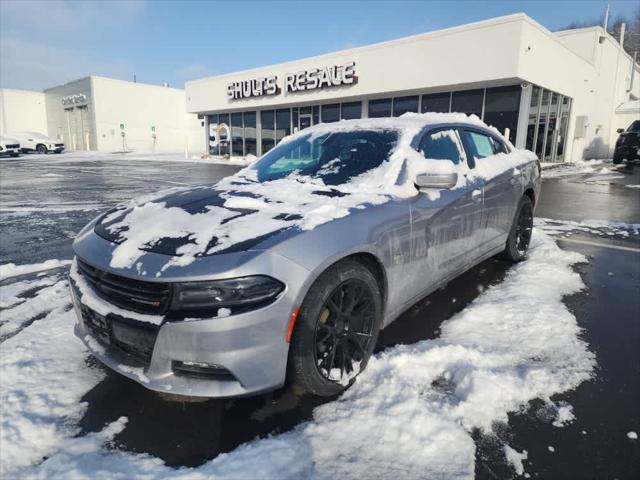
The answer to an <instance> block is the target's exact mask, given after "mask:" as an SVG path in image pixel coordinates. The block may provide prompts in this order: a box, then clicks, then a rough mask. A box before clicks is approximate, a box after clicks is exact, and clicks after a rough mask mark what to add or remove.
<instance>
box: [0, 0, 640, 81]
mask: <svg viewBox="0 0 640 480" xmlns="http://www.w3.org/2000/svg"><path fill="white" fill-rule="evenodd" d="M607 3H610V4H611V11H612V13H611V15H612V18H614V19H615V17H616V16H618V15H627V16H631V15H632V14H633V13H634V11H635V9H636V8H638V7H637V2H635V1H632V0H610V1H609V2H607V1H606V0H569V1H567V0H535V1H524V0H523V1H516V0H511V1H501V0H494V1H481V0H478V1H476V0H465V1H435V0H434V1H426V0H422V1H416V0H413V1H402V0H399V1H384V0H369V1H338V0H322V1H296V2H285V1H266V0H265V1H247V2H243V1H235V2H234V1H224V2H217V1H205V0H198V1H196V0H187V1H182V2H178V1H169V0H147V1H135V0H134V1H128V0H117V1H100V0H94V1H57V0H37V1H36V0H34V1H31V0H20V1H14V0H0V86H2V87H7V88H24V89H43V88H45V87H50V86H53V85H56V84H60V83H64V82H67V81H70V80H74V79H76V78H79V77H82V76H86V75H89V74H94V75H106V76H111V77H115V78H122V79H132V78H133V74H134V73H135V74H136V76H137V78H138V81H139V82H145V83H156V84H159V83H162V82H169V83H170V84H171V85H172V86H178V87H181V86H183V85H184V82H185V80H190V79H193V78H199V77H203V76H207V75H215V74H221V73H227V72H233V71H237V70H242V69H247V68H253V67H258V66H262V65H268V64H272V63H278V62H282V61H287V60H294V59H297V58H304V57H307V56H311V55H317V54H321V53H326V52H331V51H335V50H340V49H344V48H349V47H354V46H359V45H367V44H370V43H375V42H380V41H384V40H390V39H393V38H398V37H402V36H406V35H411V34H415V33H422V32H427V31H432V30H437V29H441V28H446V27H450V26H455V25H460V24H464V23H469V22H473V21H477V20H483V19H486V18H491V17H495V16H500V15H507V14H511V13H516V12H524V13H526V14H528V15H530V16H531V17H533V18H534V19H535V20H537V21H538V22H540V23H541V24H542V25H544V26H546V27H547V28H549V29H551V30H557V29H560V28H562V27H564V26H566V25H567V24H568V23H570V22H572V21H587V20H593V19H597V18H599V17H600V16H601V15H602V13H603V12H604V9H605V7H606V4H607Z"/></svg>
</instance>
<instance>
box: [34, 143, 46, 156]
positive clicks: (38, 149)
mask: <svg viewBox="0 0 640 480" xmlns="http://www.w3.org/2000/svg"><path fill="white" fill-rule="evenodd" d="M36 152H38V153H41V154H42V153H47V147H46V145H43V144H41V143H39V144H38V145H37V146H36Z"/></svg>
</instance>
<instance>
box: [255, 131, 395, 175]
mask: <svg viewBox="0 0 640 480" xmlns="http://www.w3.org/2000/svg"><path fill="white" fill-rule="evenodd" d="M397 143H398V132H397V131H395V130H355V131H349V132H331V133H324V134H309V135H304V136H302V137H300V138H297V139H295V140H291V141H288V142H285V143H282V144H280V145H278V146H277V147H275V148H274V149H273V150H271V151H270V152H269V153H267V154H266V155H264V156H263V157H262V158H261V159H260V160H259V161H258V162H256V163H255V164H254V166H253V168H254V169H255V170H257V173H258V181H260V182H267V181H270V180H277V179H280V178H284V177H286V176H288V175H291V174H294V173H295V174H299V175H308V176H310V177H312V178H318V179H321V180H322V181H323V182H324V183H325V185H342V184H344V183H347V182H349V180H350V179H351V178H353V177H356V176H358V175H360V174H362V173H365V172H367V171H369V170H371V169H373V168H376V167H378V166H379V165H380V164H382V162H384V161H385V160H386V159H388V158H389V155H390V154H391V152H392V151H393V149H394V148H395V146H396V144H397Z"/></svg>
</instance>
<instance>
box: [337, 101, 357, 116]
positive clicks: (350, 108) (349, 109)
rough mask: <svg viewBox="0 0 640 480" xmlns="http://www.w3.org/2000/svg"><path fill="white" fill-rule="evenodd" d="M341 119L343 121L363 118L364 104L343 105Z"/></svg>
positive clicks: (350, 103) (351, 103)
mask: <svg viewBox="0 0 640 480" xmlns="http://www.w3.org/2000/svg"><path fill="white" fill-rule="evenodd" d="M340 117H341V118H342V120H351V119H354V118H362V102H349V103H343V104H342V109H341V114H340Z"/></svg>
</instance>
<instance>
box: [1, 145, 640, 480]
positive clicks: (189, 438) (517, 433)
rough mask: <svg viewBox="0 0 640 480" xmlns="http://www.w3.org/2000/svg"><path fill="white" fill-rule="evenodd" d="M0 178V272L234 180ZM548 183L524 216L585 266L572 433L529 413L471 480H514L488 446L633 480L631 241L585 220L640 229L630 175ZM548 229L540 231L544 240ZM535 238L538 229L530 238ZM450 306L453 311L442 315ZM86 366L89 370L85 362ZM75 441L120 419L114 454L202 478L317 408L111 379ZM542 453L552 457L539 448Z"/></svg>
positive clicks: (561, 473) (423, 314) (472, 283)
mask: <svg viewBox="0 0 640 480" xmlns="http://www.w3.org/2000/svg"><path fill="white" fill-rule="evenodd" d="M1 162H2V163H1V170H0V173H1V175H0V179H1V180H0V187H1V188H0V202H1V206H0V219H1V222H2V239H1V249H0V264H4V263H8V262H13V263H16V264H23V263H36V262H42V261H44V260H47V259H51V258H57V259H68V258H71V248H70V246H71V242H72V238H73V236H74V234H75V233H76V232H77V231H78V230H79V229H80V228H81V227H82V226H83V225H84V224H85V223H87V222H88V221H89V220H90V219H91V218H93V217H94V216H95V215H97V214H98V213H99V212H100V211H103V210H105V209H106V208H108V207H109V206H111V205H113V204H115V203H117V202H120V201H124V200H127V199H129V198H132V197H135V196H138V195H141V194H145V193H150V192H152V191H156V190H158V189H161V188H164V187H172V186H180V185H192V184H202V183H210V182H215V181H216V180H218V179H220V178H222V177H224V176H226V175H229V174H231V173H233V172H234V171H236V170H237V167H234V166H229V165H210V164H203V163H179V162H176V161H162V160H158V161H148V160H136V159H135V158H124V159H108V158H102V157H95V158H91V157H89V158H83V157H82V156H80V155H76V154H74V155H69V156H65V155H62V156H55V157H54V156H46V157H42V156H27V157H22V158H19V159H11V160H9V159H2V160H1ZM603 168H604V169H605V170H607V171H603V170H598V169H595V170H593V171H590V172H584V173H576V174H574V175H558V176H555V177H551V176H550V178H548V179H546V180H545V181H544V182H543V191H542V196H541V200H540V203H539V205H538V209H537V212H536V215H537V216H538V217H541V218H544V219H553V220H554V221H555V220H557V221H558V224H562V226H563V228H565V229H566V230H558V231H556V233H555V236H556V238H557V240H558V242H559V245H560V246H561V248H563V249H567V250H573V251H577V252H580V253H582V254H584V255H586V256H587V257H588V259H589V262H588V263H583V264H580V265H579V266H578V267H576V268H577V270H578V271H579V273H580V274H581V276H582V278H583V281H584V282H585V284H586V285H587V289H586V290H585V291H583V292H580V293H579V294H576V295H573V296H571V297H568V298H566V299H565V303H566V305H567V307H568V308H569V309H570V310H571V312H573V313H574V315H575V316H576V318H577V320H578V324H579V325H580V327H581V328H582V329H583V338H584V339H585V340H586V341H587V342H588V344H589V346H590V348H591V350H593V351H594V352H595V354H596V358H597V363H598V367H597V372H596V376H595V378H594V379H592V380H590V381H587V382H585V383H583V384H581V385H580V386H579V387H578V388H577V389H575V390H573V391H571V392H568V393H566V394H563V395H561V396H560V398H554V401H566V402H568V403H570V404H571V405H572V406H573V411H574V414H575V416H576V418H577V419H576V421H574V422H572V423H569V424H568V425H565V426H564V427H563V428H558V427H554V426H553V425H552V424H551V422H549V421H543V420H544V419H545V416H546V415H547V412H546V411H545V408H544V405H542V404H537V403H536V402H532V404H531V405H530V406H529V407H528V408H527V409H526V410H523V411H522V412H519V413H517V414H512V415H511V416H510V420H509V424H508V425H503V426H497V427H496V428H495V432H496V433H495V435H493V436H483V435H481V434H479V433H478V434H477V435H476V436H475V439H474V440H475V441H476V447H477V455H476V477H477V478H481V479H482V478H487V479H493V478H510V477H511V476H512V475H513V472H512V470H511V469H510V467H509V466H508V465H507V464H506V463H505V461H504V458H503V455H501V454H500V453H501V452H499V451H497V448H496V445H497V444H498V441H497V440H498V439H500V440H506V439H508V441H509V443H510V444H511V445H512V446H514V448H517V449H518V450H523V449H524V450H527V451H528V452H529V457H530V458H531V459H534V460H532V462H533V463H530V464H528V465H527V472H530V474H531V475H532V476H533V477H538V478H554V479H561V478H567V479H568V478H584V479H591V478H593V479H600V478H618V479H623V478H638V476H639V475H640V447H639V445H638V442H637V441H635V442H634V441H631V440H630V439H629V438H627V436H626V433H627V432H629V431H636V432H638V431H640V407H639V405H640V349H639V348H638V346H639V345H640V323H639V322H638V320H639V319H640V232H638V230H637V229H636V230H635V232H634V231H633V230H629V229H626V230H625V229H622V228H621V229H618V230H616V229H615V228H614V229H611V228H607V227H603V226H599V224H598V223H597V222H595V223H594V222H591V224H588V225H589V226H587V227H585V226H584V225H582V226H580V225H577V224H576V228H571V225H572V224H571V222H585V221H587V220H589V221H592V220H595V221H602V222H612V221H615V222H624V223H625V224H640V189H639V188H637V187H630V186H629V185H636V186H637V185H640V166H638V165H630V166H623V167H620V168H613V167H612V166H611V165H610V164H608V165H606V166H604V167H603ZM553 225H554V224H553V222H551V223H549V222H547V224H546V225H545V226H544V228H548V229H550V230H552V229H553ZM541 228H542V227H541ZM509 267H510V265H509V264H507V263H504V262H502V261H499V260H493V259H492V260H489V261H486V262H484V263H483V264H481V265H478V266H477V267H475V268H473V269H472V270H470V271H469V272H467V273H465V274H464V275H462V276H461V277H459V278H458V279H456V280H454V281H452V282H451V283H450V284H449V285H448V286H447V287H446V288H444V289H441V290H440V291H438V292H436V293H434V294H433V295H431V296H429V297H428V298H426V299H424V300H423V301H421V302H420V303H418V304H416V305H415V306H414V307H413V308H411V309H410V310H409V311H407V312H406V313H405V314H404V315H403V316H402V317H401V318H400V319H399V320H398V321H396V322H394V323H393V324H392V325H391V326H389V327H388V328H387V329H385V330H384V331H383V332H382V334H381V336H380V339H379V343H378V347H377V350H378V351H381V350H384V349H385V348H388V347H391V346H394V345H397V344H411V343H414V342H417V341H419V340H423V339H428V338H436V337H437V336H438V334H439V328H440V325H441V324H442V322H443V321H445V320H447V319H448V318H450V317H451V316H452V315H453V314H455V313H457V312H459V311H461V310H463V309H464V308H465V307H466V306H467V305H469V303H470V302H471V301H472V300H473V299H474V298H476V297H477V296H478V294H479V290H478V285H492V284H496V283H499V282H501V281H502V279H503V278H504V276H505V274H506V272H507V271H508V269H509ZM452 298H455V299H456V301H455V302H452ZM89 361H91V360H89ZM83 401H85V402H87V404H88V407H87V410H86V413H85V414H84V416H83V418H81V419H80V420H79V422H78V426H79V428H80V432H79V433H78V434H79V435H81V434H83V433H86V432H93V431H98V430H100V429H101V428H102V427H103V426H104V425H105V424H106V423H108V422H112V421H114V420H117V419H118V418H119V417H121V416H126V417H128V419H129V422H128V425H127V428H126V429H124V430H123V431H122V432H121V433H120V434H119V435H117V436H116V438H115V443H116V446H117V447H118V448H120V449H123V450H126V451H132V452H141V453H149V454H151V455H153V456H155V457H159V458H161V459H162V460H164V461H165V462H166V463H167V464H168V465H171V466H196V465H200V464H202V463H204V462H206V461H208V460H210V459H212V458H215V457H216V456H217V455H219V454H220V453H223V452H228V451H230V450H232V449H234V448H236V447H237V446H239V445H241V444H243V443H245V442H247V441H249V440H252V439H254V438H255V437H261V436H266V435H269V434H273V433H278V432H285V431H287V430H289V429H291V428H293V427H294V426H295V425H298V424H299V423H301V422H303V421H305V420H308V419H310V418H311V417H312V413H313V409H314V407H316V406H317V405H318V404H319V403H320V402H319V401H318V400H317V399H311V398H298V397H296V396H295V395H294V394H293V392H291V391H290V390H289V389H286V388H285V389H282V390H280V391H276V392H273V393H271V394H268V395H263V396H258V397H253V398H246V399H236V400H209V401H206V402H189V403H186V402H176V401H170V400H168V399H166V398H163V397H160V396H158V395H156V394H155V393H152V392H150V391H148V390H146V389H144V388H143V387H141V386H139V385H138V384H136V383H134V382H132V381H129V380H127V379H125V378H124V377H122V376H120V375H117V374H115V373H111V372H107V374H106V377H105V379H104V380H103V381H102V382H100V383H99V384H98V385H97V386H96V387H95V388H93V389H92V390H91V391H89V392H88V393H87V394H86V395H85V397H84V398H83ZM550 446H552V447H553V451H551V449H550V448H549V447H550Z"/></svg>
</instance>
